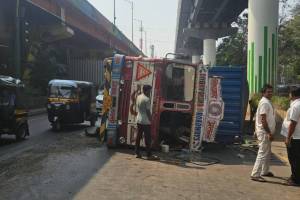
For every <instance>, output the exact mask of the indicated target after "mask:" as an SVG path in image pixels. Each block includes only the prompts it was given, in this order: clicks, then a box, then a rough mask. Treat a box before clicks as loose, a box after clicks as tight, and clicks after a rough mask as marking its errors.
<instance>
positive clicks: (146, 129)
mask: <svg viewBox="0 0 300 200" xmlns="http://www.w3.org/2000/svg"><path fill="white" fill-rule="evenodd" d="M137 128H138V132H137V136H136V141H135V152H136V154H137V155H140V142H141V139H142V137H143V133H144V138H145V143H146V151H147V156H148V157H150V156H151V125H144V124H137Z"/></svg>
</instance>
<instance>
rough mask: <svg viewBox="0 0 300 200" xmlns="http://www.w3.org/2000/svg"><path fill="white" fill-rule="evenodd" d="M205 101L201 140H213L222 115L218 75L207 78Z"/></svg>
mask: <svg viewBox="0 0 300 200" xmlns="http://www.w3.org/2000/svg"><path fill="white" fill-rule="evenodd" d="M207 102H208V104H207V105H208V107H207V109H206V112H205V119H204V120H203V121H202V123H203V128H202V133H203V141H205V142H214V141H215V137H216V132H217V129H218V126H219V123H220V121H221V120H222V119H223V116H224V102H223V99H222V92H221V78H220V77H211V78H209V84H208V99H207Z"/></svg>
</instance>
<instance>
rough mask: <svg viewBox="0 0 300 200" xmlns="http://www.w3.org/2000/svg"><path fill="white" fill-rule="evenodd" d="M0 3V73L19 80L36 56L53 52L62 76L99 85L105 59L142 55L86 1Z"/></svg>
mask: <svg viewBox="0 0 300 200" xmlns="http://www.w3.org/2000/svg"><path fill="white" fill-rule="evenodd" d="M0 4H1V6H0V71H1V74H5V75H10V76H15V77H19V78H22V77H23V76H24V74H29V71H30V70H31V68H32V66H36V65H37V64H36V63H37V60H38V59H37V58H38V56H39V55H41V52H43V51H44V50H45V49H55V52H56V55H57V56H56V57H55V58H58V59H57V63H58V64H59V65H60V66H65V67H64V69H63V72H66V73H67V75H66V76H68V77H65V78H68V79H75V80H84V81H91V82H94V83H96V84H101V83H102V80H103V67H102V65H103V62H102V61H103V59H104V58H105V57H110V56H112V55H113V53H121V54H126V55H131V56H139V55H143V52H142V51H140V50H139V49H138V48H137V47H136V46H135V45H134V44H133V43H132V42H131V41H130V40H129V39H128V38H127V37H126V36H125V35H124V34H123V33H122V32H121V31H120V30H119V29H118V28H117V27H115V26H114V25H113V24H112V23H111V22H110V21H109V20H108V19H107V18H105V17H104V16H103V15H102V14H101V13H100V12H99V11H97V10H96V9H95V8H94V7H93V6H92V5H91V4H90V3H89V2H88V1H87V0H0ZM17 10H18V12H16V11H17ZM16 13H17V14H18V15H17V14H16ZM49 57H50V56H49ZM49 59H50V58H49ZM16 61H18V62H16Z"/></svg>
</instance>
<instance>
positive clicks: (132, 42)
mask: <svg viewBox="0 0 300 200" xmlns="http://www.w3.org/2000/svg"><path fill="white" fill-rule="evenodd" d="M131 42H132V43H133V1H131Z"/></svg>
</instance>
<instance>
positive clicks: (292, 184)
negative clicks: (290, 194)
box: [283, 178, 300, 186]
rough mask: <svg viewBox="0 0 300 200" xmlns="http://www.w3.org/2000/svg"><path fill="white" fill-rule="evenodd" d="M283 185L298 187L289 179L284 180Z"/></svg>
mask: <svg viewBox="0 0 300 200" xmlns="http://www.w3.org/2000/svg"><path fill="white" fill-rule="evenodd" d="M283 184H284V185H286V186H300V184H297V183H295V182H294V181H293V179H291V178H289V179H288V180H286V181H285V182H284V183H283Z"/></svg>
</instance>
